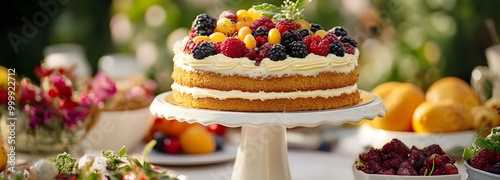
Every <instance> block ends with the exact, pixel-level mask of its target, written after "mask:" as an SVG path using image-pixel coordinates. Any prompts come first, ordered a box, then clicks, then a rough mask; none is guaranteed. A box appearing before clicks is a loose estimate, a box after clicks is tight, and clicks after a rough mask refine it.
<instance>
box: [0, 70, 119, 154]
mask: <svg viewBox="0 0 500 180" xmlns="http://www.w3.org/2000/svg"><path fill="white" fill-rule="evenodd" d="M35 73H36V75H37V77H38V78H39V82H40V84H39V85H36V84H35V83H33V82H32V81H31V80H30V79H28V78H23V79H21V80H20V82H19V84H18V86H17V88H15V89H16V92H15V93H14V94H15V97H16V98H15V100H16V102H15V107H16V116H17V119H18V120H17V123H16V144H15V145H16V150H19V151H24V152H28V153H29V152H33V151H35V152H36V153H56V152H61V151H67V150H68V149H69V147H70V146H71V145H74V144H76V143H77V142H78V141H79V140H80V139H81V138H82V137H83V135H84V134H85V128H86V125H87V123H88V121H89V119H91V117H92V115H93V113H94V112H95V111H96V110H98V109H102V108H103V107H104V105H105V103H106V101H107V100H108V99H109V98H111V97H112V96H113V95H114V94H115V93H116V91H117V90H116V85H115V83H114V82H113V81H112V80H111V79H110V78H109V77H108V76H107V75H105V74H103V73H97V74H96V75H95V76H94V77H93V78H92V79H90V80H89V83H88V86H84V87H77V86H76V84H75V82H76V79H75V78H74V77H73V76H72V71H71V69H49V68H45V67H44V66H43V65H42V66H40V67H38V68H36V69H35ZM9 95H10V94H9ZM6 98H7V91H6V90H5V89H4V88H0V103H2V104H1V105H7V99H6ZM3 109H6V108H3ZM2 114H3V117H5V116H6V114H5V113H2ZM3 119H5V118H3ZM2 132H3V133H8V132H5V131H4V130H3V129H2Z"/></svg>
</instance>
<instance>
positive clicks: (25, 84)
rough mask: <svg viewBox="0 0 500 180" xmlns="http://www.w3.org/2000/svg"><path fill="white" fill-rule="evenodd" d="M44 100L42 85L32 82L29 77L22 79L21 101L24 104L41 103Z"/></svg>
mask: <svg viewBox="0 0 500 180" xmlns="http://www.w3.org/2000/svg"><path fill="white" fill-rule="evenodd" d="M43 100H44V96H43V92H42V90H41V89H40V87H38V86H36V85H34V84H32V83H31V82H30V81H29V80H28V79H23V80H21V88H20V89H19V102H20V103H21V104H22V105H24V104H40V102H42V101H43Z"/></svg>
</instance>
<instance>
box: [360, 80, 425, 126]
mask: <svg viewBox="0 0 500 180" xmlns="http://www.w3.org/2000/svg"><path fill="white" fill-rule="evenodd" d="M384 86H385V87H384ZM374 91H376V92H375V93H378V94H380V98H381V99H382V101H383V102H384V105H385V107H386V108H387V112H386V114H385V116H384V117H383V118H380V117H377V118H375V119H373V120H371V121H370V122H369V124H370V125H371V126H372V127H374V128H377V129H384V130H390V131H412V116H413V111H415V108H417V106H418V105H419V104H420V103H422V102H424V101H425V95H424V92H423V91H422V89H421V88H420V87H418V86H416V85H413V84H410V83H396V82H389V83H388V84H385V83H384V84H381V85H379V87H376V88H375V89H374Z"/></svg>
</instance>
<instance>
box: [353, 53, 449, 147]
mask: <svg viewBox="0 0 500 180" xmlns="http://www.w3.org/2000/svg"><path fill="white" fill-rule="evenodd" d="M344 45H345V43H344ZM422 153H423V154H424V156H427V157H428V156H431V155H433V154H438V155H444V154H445V153H444V151H443V149H441V146H439V145H437V144H431V145H429V146H427V147H425V148H424V149H422Z"/></svg>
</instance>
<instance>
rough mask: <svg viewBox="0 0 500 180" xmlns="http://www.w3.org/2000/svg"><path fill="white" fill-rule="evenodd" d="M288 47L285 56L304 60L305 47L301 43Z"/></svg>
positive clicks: (296, 42) (294, 43)
mask: <svg viewBox="0 0 500 180" xmlns="http://www.w3.org/2000/svg"><path fill="white" fill-rule="evenodd" d="M289 46H290V47H289V48H287V54H288V55H290V56H292V57H296V58H304V57H306V56H307V54H308V52H307V46H306V44H304V42H302V41H295V42H292V43H291V44H290V45H289Z"/></svg>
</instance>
